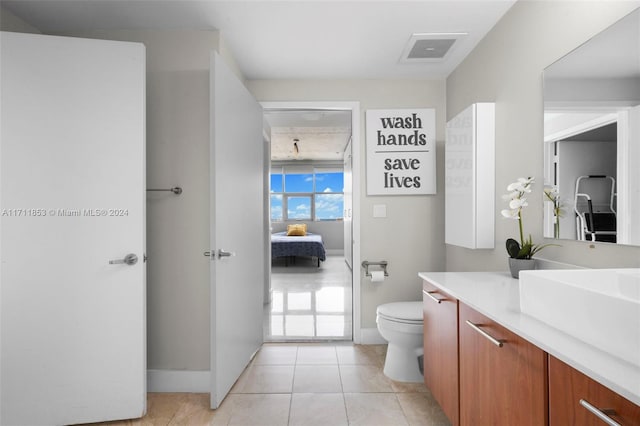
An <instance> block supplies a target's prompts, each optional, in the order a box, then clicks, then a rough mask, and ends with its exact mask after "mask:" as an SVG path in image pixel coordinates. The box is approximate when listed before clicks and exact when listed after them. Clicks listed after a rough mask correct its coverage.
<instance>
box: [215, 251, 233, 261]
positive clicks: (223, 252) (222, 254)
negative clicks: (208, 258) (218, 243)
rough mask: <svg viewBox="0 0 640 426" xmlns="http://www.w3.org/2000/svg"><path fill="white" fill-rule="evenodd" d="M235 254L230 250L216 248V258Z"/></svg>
mask: <svg viewBox="0 0 640 426" xmlns="http://www.w3.org/2000/svg"><path fill="white" fill-rule="evenodd" d="M235 255H236V254H235V253H234V252H232V251H225V249H218V259H222V258H223V257H231V256H235Z"/></svg>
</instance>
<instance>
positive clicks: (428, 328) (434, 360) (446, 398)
mask: <svg viewBox="0 0 640 426" xmlns="http://www.w3.org/2000/svg"><path fill="white" fill-rule="evenodd" d="M422 293H423V296H422V299H423V302H422V303H423V313H424V331H423V333H424V383H425V385H427V387H428V388H429V389H430V390H431V393H432V394H433V396H434V398H435V399H436V400H437V401H438V403H439V404H440V407H442V410H443V411H444V413H445V414H446V415H447V417H448V418H449V421H450V422H451V424H452V425H453V426H457V425H459V424H460V422H459V405H458V401H459V398H458V300H457V299H455V298H453V297H451V296H450V295H448V294H447V293H445V292H443V291H442V290H439V289H437V288H436V287H434V286H432V285H431V284H430V283H428V282H426V281H425V282H423V284H422Z"/></svg>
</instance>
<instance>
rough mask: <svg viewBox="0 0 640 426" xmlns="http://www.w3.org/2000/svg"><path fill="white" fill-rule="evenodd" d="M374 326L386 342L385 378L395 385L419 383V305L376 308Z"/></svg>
mask: <svg viewBox="0 0 640 426" xmlns="http://www.w3.org/2000/svg"><path fill="white" fill-rule="evenodd" d="M376 323H377V324H378V331H379V332H380V335H381V336H382V337H383V338H384V339H385V340H386V341H387V342H389V344H388V346H387V357H386V360H385V362H384V374H385V376H387V377H389V378H390V379H392V380H395V381H398V382H413V383H419V382H422V381H423V380H424V379H423V375H422V373H421V367H420V361H421V360H422V354H423V353H424V351H423V335H422V302H395V303H386V304H384V305H380V306H378V308H377V310H376Z"/></svg>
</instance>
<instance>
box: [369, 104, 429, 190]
mask: <svg viewBox="0 0 640 426" xmlns="http://www.w3.org/2000/svg"><path fill="white" fill-rule="evenodd" d="M366 138H367V142H366V145H367V164H366V170H367V195H425V194H426V195H428V194H435V193H436V111H435V109H433V108H425V109H395V110H387V109H384V110H383V109H373V110H372V109H370V110H367V112H366Z"/></svg>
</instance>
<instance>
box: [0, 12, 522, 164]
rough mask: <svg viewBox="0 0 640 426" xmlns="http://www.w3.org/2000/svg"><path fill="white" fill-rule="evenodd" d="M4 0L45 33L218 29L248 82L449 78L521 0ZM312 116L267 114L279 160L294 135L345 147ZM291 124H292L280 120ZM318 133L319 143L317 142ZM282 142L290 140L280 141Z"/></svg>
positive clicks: (341, 131) (305, 146)
mask: <svg viewBox="0 0 640 426" xmlns="http://www.w3.org/2000/svg"><path fill="white" fill-rule="evenodd" d="M1 1H2V6H3V7H4V8H6V9H8V10H9V11H11V12H12V13H13V14H15V15H16V16H18V17H19V18H21V19H23V20H24V21H26V22H27V23H29V24H31V25H33V26H34V27H36V28H38V29H39V30H40V31H42V32H43V33H61V32H62V33H63V32H65V31H73V30H76V31H78V30H91V29H107V30H108V29H114V30H115V29H185V28H187V29H201V30H214V29H215V30H219V31H220V33H221V36H222V38H223V39H224V40H225V42H226V44H227V45H228V47H229V49H230V51H231V52H232V53H233V55H234V57H235V59H236V61H237V63H238V65H239V67H240V69H241V71H242V73H243V74H244V76H245V77H246V78H247V79H248V80H256V79H301V80H309V79H377V78H379V79H405V78H422V79H424V78H446V77H447V75H448V74H449V73H450V72H451V71H453V70H454V69H455V67H456V66H457V65H458V64H460V62H462V60H463V59H464V58H465V57H466V56H467V55H468V54H469V52H471V50H473V48H474V47H475V46H476V44H477V43H478V42H479V41H480V40H481V39H482V37H484V35H485V34H486V33H487V32H488V31H489V30H490V29H491V28H492V27H493V26H494V25H495V23H496V22H497V21H498V20H499V19H500V18H501V17H502V16H503V15H504V13H505V12H506V11H507V10H508V9H509V8H510V7H511V6H512V5H513V3H515V0H466V1H464V0H441V1H434V0H410V1H400V0H386V1H385V0H377V1H364V0H354V1H335V0H319V1H318V0H297V1H294V0H289V1H271V0H260V1H242V0H232V1H214V0H208V1H204V0H197V1H192V0H173V1H158V0H138V1H130V0H127V1H124V0H1ZM425 33H426V34H429V35H427V36H425V35H424V34H425ZM443 33H445V34H444V35H443ZM416 34H417V35H416ZM425 39H426V40H427V41H426V42H425V41H424V40H425ZM442 39H446V40H455V42H454V43H453V44H452V46H451V47H450V48H449V50H448V51H447V53H446V55H444V57H443V58H441V59H437V58H436V59H433V58H429V57H428V56H429V55H422V53H425V52H424V51H423V52H417V55H416V51H415V49H414V50H413V53H412V55H414V56H418V57H419V58H418V59H413V60H412V59H406V55H407V54H409V52H411V50H412V49H411V48H412V47H413V45H412V44H410V43H409V42H410V41H412V42H415V41H416V40H417V41H420V42H421V43H426V44H425V45H424V46H425V49H429V50H437V49H439V46H440V45H439V44H438V45H434V44H430V43H441V42H442ZM421 40H422V41H421ZM434 46H435V47H436V49H434ZM427 53H429V52H427ZM420 57H422V58H423V59H420ZM424 58H427V59H424ZM308 117H309V115H308V114H307V118H304V114H303V115H301V116H297V115H295V114H291V113H289V114H288V115H282V116H280V117H279V118H276V117H275V116H272V117H271V118H270V119H269V118H268V120H279V121H278V123H280V124H278V125H274V123H270V125H271V127H272V131H273V132H274V133H273V134H272V151H273V152H274V154H277V155H276V158H277V159H288V158H290V156H291V155H293V154H292V152H290V151H291V150H292V147H293V139H294V138H296V135H297V138H298V139H300V141H301V142H300V144H298V146H299V153H298V157H297V158H298V159H302V158H303V157H304V158H306V156H310V157H309V158H310V159H335V158H334V157H335V152H342V151H343V150H344V146H345V145H346V143H347V142H348V136H347V134H349V135H350V128H349V129H348V130H346V129H345V128H344V126H342V125H334V124H331V120H333V119H336V117H332V114H324V116H322V117H320V118H319V119H318V120H316V121H315V122H310V120H308ZM343 118H344V117H343ZM326 120H329V123H325V121H326ZM284 121H286V125H285V124H282V123H283V122H284ZM311 121H312V120H311ZM349 121H350V120H349ZM287 129H288V130H287ZM314 135H315V136H314ZM313 140H315V141H316V142H315V143H317V144H319V145H318V146H313ZM280 143H282V144H283V145H282V146H279V144H280ZM312 147H313V148H312ZM320 152H326V153H327V154H326V155H324V154H323V155H321V154H320ZM312 153H315V154H312Z"/></svg>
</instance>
